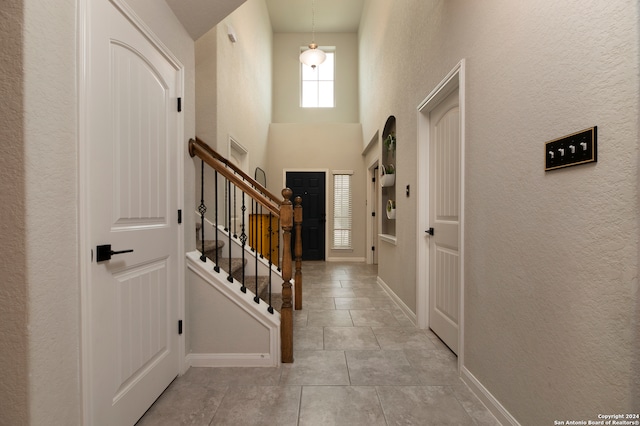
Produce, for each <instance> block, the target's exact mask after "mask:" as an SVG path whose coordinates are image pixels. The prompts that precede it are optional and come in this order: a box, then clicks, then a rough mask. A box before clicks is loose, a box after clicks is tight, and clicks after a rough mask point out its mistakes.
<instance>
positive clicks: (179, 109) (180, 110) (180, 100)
mask: <svg viewBox="0 0 640 426" xmlns="http://www.w3.org/2000/svg"><path fill="white" fill-rule="evenodd" d="M178 112H182V98H178Z"/></svg>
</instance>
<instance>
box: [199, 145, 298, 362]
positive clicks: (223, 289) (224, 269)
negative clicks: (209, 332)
mask: <svg viewBox="0 0 640 426" xmlns="http://www.w3.org/2000/svg"><path fill="white" fill-rule="evenodd" d="M189 154H190V155H191V157H198V158H200V160H201V161H200V188H199V190H200V205H199V206H198V213H199V215H200V217H199V219H200V221H199V222H200V223H198V225H197V226H196V239H197V248H198V250H199V251H198V252H192V253H188V254H187V260H188V262H189V269H190V271H193V272H194V273H195V274H196V275H197V276H198V277H195V278H194V279H195V280H196V281H197V280H199V279H202V280H205V281H206V282H207V283H208V284H209V285H211V286H214V287H215V288H216V289H217V290H218V291H219V294H222V295H223V296H225V297H226V299H225V300H227V301H229V303H232V304H234V306H237V307H238V308H239V309H241V310H242V311H243V312H245V313H246V314H248V317H247V316H246V315H245V316H244V317H238V321H240V322H243V323H244V322H246V321H245V320H246V319H247V318H249V317H250V318H253V320H255V321H257V322H258V324H261V325H262V326H263V327H266V328H267V329H269V330H272V327H274V326H279V331H280V333H279V334H280V336H279V343H280V348H279V351H278V352H279V354H280V357H281V362H285V363H290V362H293V308H294V295H295V309H301V308H302V240H301V235H302V232H301V231H302V229H301V227H302V200H301V199H300V197H296V199H295V200H291V197H292V191H291V190H290V189H289V188H285V189H283V190H282V197H283V199H281V200H280V201H278V200H279V199H280V198H279V197H276V196H275V195H273V194H272V193H270V192H269V191H268V190H267V189H266V188H265V187H264V186H263V185H261V184H260V183H258V182H257V181H256V180H255V179H253V178H251V177H250V176H248V175H247V174H246V173H245V172H244V171H242V170H240V169H239V168H238V167H237V166H235V165H234V164H232V163H230V162H229V161H228V160H227V159H226V158H224V157H223V156H221V155H220V154H218V153H217V152H216V151H214V150H213V149H212V148H211V147H210V146H209V145H207V144H206V143H205V142H203V141H202V140H200V139H198V138H196V139H191V140H190V141H189ZM205 166H207V168H205ZM251 216H253V219H254V222H255V223H258V222H262V221H257V220H255V219H256V217H258V216H260V217H261V218H264V219H266V223H267V225H266V226H265V230H267V231H268V233H267V235H268V237H267V238H268V240H265V241H268V245H267V247H268V248H267V249H265V245H264V244H262V243H263V242H264V241H262V242H257V240H256V238H257V236H258V235H261V234H262V231H261V230H259V229H258V228H257V226H258V225H257V224H255V225H250V223H251V221H250V220H249V221H247V217H251ZM254 226H255V227H254ZM252 228H253V229H252ZM294 228H295V235H296V238H295V241H292V232H293V230H294ZM232 229H233V231H232ZM251 240H253V241H254V242H255V246H256V247H251V244H252V241H251ZM292 249H293V250H292ZM265 250H266V252H264V251H265ZM294 256H295V281H294V283H295V291H294V287H293V285H292V278H293V263H294V259H293V257H294ZM271 259H273V260H271ZM276 265H280V266H281V269H280V268H278V267H277V266H276ZM225 278H226V280H225ZM207 297H208V296H207ZM198 302H199V301H198ZM212 303H214V304H216V303H217V302H214V301H212ZM265 306H266V310H265V309H264V307H265ZM252 311H255V312H254V313H252ZM265 315H266V316H265ZM253 320H249V321H253ZM217 321H218V322H217V323H216V325H219V324H220V321H222V322H223V323H224V321H226V320H225V319H223V318H221V319H218V320H217ZM258 328H260V327H258ZM269 333H270V336H273V333H272V332H271V331H270V332H269ZM236 336H238V335H236ZM270 339H271V341H272V343H273V339H272V338H271V337H270ZM230 345H232V343H230ZM271 347H273V344H271ZM254 355H255V354H254ZM268 355H270V356H271V355H274V351H273V350H269V354H268Z"/></svg>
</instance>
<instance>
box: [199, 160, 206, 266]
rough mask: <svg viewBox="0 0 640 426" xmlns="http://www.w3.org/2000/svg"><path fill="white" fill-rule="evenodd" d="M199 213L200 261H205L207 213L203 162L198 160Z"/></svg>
mask: <svg viewBox="0 0 640 426" xmlns="http://www.w3.org/2000/svg"><path fill="white" fill-rule="evenodd" d="M198 212H199V213H200V243H201V247H202V250H201V251H200V260H201V261H203V262H206V261H207V256H206V255H205V254H204V214H205V213H206V212H207V206H206V205H205V204H204V160H200V205H199V206H198Z"/></svg>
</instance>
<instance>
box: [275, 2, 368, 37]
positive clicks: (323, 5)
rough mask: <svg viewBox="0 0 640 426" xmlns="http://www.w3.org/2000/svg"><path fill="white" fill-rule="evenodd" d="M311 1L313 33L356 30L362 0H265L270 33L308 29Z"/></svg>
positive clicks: (362, 4)
mask: <svg viewBox="0 0 640 426" xmlns="http://www.w3.org/2000/svg"><path fill="white" fill-rule="evenodd" d="M312 1H315V12H316V13H315V30H316V32H318V33H355V32H358V27H359V26H360V17H361V16H362V8H363V6H364V2H365V0H266V2H267V8H268V9H269V16H270V17H271V26H272V28H273V32H274V33H303V32H311V17H312V13H311V12H312V9H311V2H312Z"/></svg>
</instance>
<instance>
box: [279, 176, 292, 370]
mask: <svg viewBox="0 0 640 426" xmlns="http://www.w3.org/2000/svg"><path fill="white" fill-rule="evenodd" d="M292 195H293V191H291V190H290V189H289V188H285V189H283V190H282V196H283V197H284V200H282V203H280V224H281V226H282V244H283V246H282V279H283V280H284V282H283V283H282V309H280V341H281V342H280V343H281V346H282V348H281V349H282V362H286V363H290V362H293V305H292V303H291V302H292V301H291V230H292V229H293V204H292V203H291V196H292Z"/></svg>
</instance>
